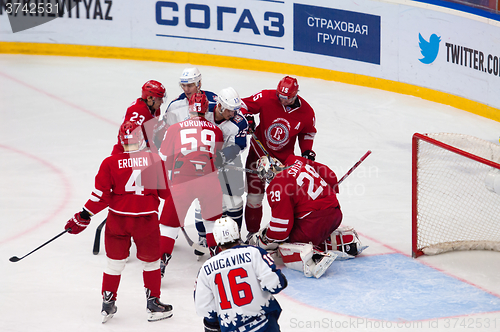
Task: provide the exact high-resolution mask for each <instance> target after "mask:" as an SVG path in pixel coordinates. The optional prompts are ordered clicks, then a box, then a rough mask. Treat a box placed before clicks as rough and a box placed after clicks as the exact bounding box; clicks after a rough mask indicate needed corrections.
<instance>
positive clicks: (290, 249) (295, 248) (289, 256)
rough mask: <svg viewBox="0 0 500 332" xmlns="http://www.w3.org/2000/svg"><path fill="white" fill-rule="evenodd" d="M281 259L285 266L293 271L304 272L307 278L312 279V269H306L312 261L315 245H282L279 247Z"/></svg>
mask: <svg viewBox="0 0 500 332" xmlns="http://www.w3.org/2000/svg"><path fill="white" fill-rule="evenodd" d="M278 250H279V253H280V255H281V259H283V263H284V264H285V266H286V267H287V268H289V269H291V270H295V271H300V272H304V275H305V276H306V277H308V278H309V277H312V273H311V272H310V269H307V270H306V268H305V265H306V263H305V262H309V261H312V256H313V245H312V244H309V243H282V244H280V245H279V247H278Z"/></svg>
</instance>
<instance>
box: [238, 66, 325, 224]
mask: <svg viewBox="0 0 500 332" xmlns="http://www.w3.org/2000/svg"><path fill="white" fill-rule="evenodd" d="M298 91H299V85H298V83H297V80H296V79H295V78H293V77H290V76H286V77H284V78H283V79H282V80H281V81H280V82H279V84H278V87H277V89H276V90H262V91H260V92H258V93H256V94H254V95H252V96H250V97H247V98H243V99H242V100H243V103H244V105H243V112H244V113H251V114H258V115H259V125H258V126H257V128H255V136H256V137H257V138H258V139H259V141H260V142H261V143H262V145H263V146H264V148H265V149H266V150H267V152H268V153H269V155H270V156H271V157H274V158H276V159H278V160H279V161H281V162H282V163H284V162H285V161H286V159H287V158H288V156H290V155H293V154H294V153H293V152H294V148H295V142H296V141H297V140H298V141H299V147H300V150H301V153H302V156H303V157H305V158H308V159H311V160H314V158H315V156H316V154H315V153H314V152H313V150H312V147H313V140H314V135H315V134H316V127H315V116H314V111H313V109H312V108H311V106H309V104H308V103H307V102H306V101H305V100H304V99H303V98H302V97H300V96H299V95H298V94H297V93H298ZM250 122H252V120H251V119H250ZM251 143H252V144H251V148H250V150H249V152H248V157H247V161H246V167H247V168H249V169H253V170H255V169H256V163H257V160H258V159H259V157H261V156H263V155H265V153H264V152H263V151H262V149H261V148H260V147H259V146H258V145H257V144H256V142H255V140H253V139H252V140H251ZM246 177H247V186H248V195H247V202H246V207H245V223H246V226H247V230H248V232H249V233H255V232H257V231H258V230H259V228H260V222H261V219H262V200H263V198H264V183H263V182H262V181H261V180H260V179H259V178H258V177H257V176H256V175H255V174H251V173H247V174H246Z"/></svg>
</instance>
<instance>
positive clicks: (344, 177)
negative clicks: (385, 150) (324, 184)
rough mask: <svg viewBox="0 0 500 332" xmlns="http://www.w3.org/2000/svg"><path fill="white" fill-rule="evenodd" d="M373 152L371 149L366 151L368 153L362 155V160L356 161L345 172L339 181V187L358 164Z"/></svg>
mask: <svg viewBox="0 0 500 332" xmlns="http://www.w3.org/2000/svg"><path fill="white" fill-rule="evenodd" d="M371 153H372V152H371V151H370V150H368V151H366V153H365V154H364V155H363V157H361V159H360V160H358V162H357V163H355V164H354V165H353V166H352V167H351V168H350V169H349V170H348V171H347V173H345V174H344V176H343V177H341V178H340V180H339V181H338V182H337V187H338V186H339V185H340V184H341V183H342V181H344V180H345V179H346V178H347V177H348V176H349V175H350V174H351V173H352V172H354V170H355V169H356V168H358V166H359V165H360V164H361V163H362V162H363V161H364V160H365V159H366V157H368V156H369V155H370V154H371Z"/></svg>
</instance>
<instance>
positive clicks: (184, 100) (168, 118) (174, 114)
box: [163, 68, 217, 129]
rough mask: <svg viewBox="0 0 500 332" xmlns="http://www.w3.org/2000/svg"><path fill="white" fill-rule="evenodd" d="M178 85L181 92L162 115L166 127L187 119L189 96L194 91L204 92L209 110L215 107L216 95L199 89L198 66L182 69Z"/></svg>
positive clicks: (199, 74) (199, 76)
mask: <svg viewBox="0 0 500 332" xmlns="http://www.w3.org/2000/svg"><path fill="white" fill-rule="evenodd" d="M179 85H180V87H181V88H182V91H183V93H181V94H180V95H179V97H177V98H176V99H174V100H172V101H171V102H170V104H169V105H168V108H167V110H166V111H165V114H164V115H163V121H165V124H166V127H167V129H168V127H170V126H171V125H173V124H175V123H178V122H182V121H184V120H187V119H189V110H188V109H189V98H191V96H192V95H194V94H195V93H198V92H203V93H205V96H207V99H208V109H209V111H213V109H214V108H215V104H216V98H217V95H216V94H215V93H213V92H211V91H203V90H201V73H200V71H199V70H198V68H186V69H184V71H183V72H182V75H181V77H180V79H179Z"/></svg>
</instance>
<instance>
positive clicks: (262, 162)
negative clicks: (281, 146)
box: [257, 156, 285, 183]
mask: <svg viewBox="0 0 500 332" xmlns="http://www.w3.org/2000/svg"><path fill="white" fill-rule="evenodd" d="M284 169H285V166H283V164H282V163H281V162H280V161H279V160H278V159H276V158H273V157H268V156H263V157H260V159H259V160H257V176H258V177H259V178H260V179H261V180H265V181H267V183H269V182H271V180H272V179H274V177H275V176H276V174H278V173H279V172H281V171H282V170H284Z"/></svg>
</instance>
